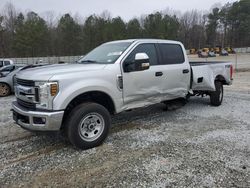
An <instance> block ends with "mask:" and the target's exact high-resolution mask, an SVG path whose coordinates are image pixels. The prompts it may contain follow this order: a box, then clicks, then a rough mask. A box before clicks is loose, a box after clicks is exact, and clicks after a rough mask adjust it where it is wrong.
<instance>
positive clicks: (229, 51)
mask: <svg viewBox="0 0 250 188" xmlns="http://www.w3.org/2000/svg"><path fill="white" fill-rule="evenodd" d="M225 50H226V51H227V52H228V53H229V54H235V50H234V49H233V48H231V47H226V48H225Z"/></svg>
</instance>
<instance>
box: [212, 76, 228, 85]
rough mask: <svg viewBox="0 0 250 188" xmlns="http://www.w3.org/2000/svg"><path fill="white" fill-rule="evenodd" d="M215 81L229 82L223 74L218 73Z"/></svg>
mask: <svg viewBox="0 0 250 188" xmlns="http://www.w3.org/2000/svg"><path fill="white" fill-rule="evenodd" d="M215 81H220V82H222V84H227V83H226V79H225V78H224V76H222V75H217V76H216V78H215Z"/></svg>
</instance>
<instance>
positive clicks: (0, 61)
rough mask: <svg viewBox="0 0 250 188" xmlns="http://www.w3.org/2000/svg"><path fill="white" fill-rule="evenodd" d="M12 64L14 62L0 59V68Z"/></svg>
mask: <svg viewBox="0 0 250 188" xmlns="http://www.w3.org/2000/svg"><path fill="white" fill-rule="evenodd" d="M13 64H14V62H13V61H12V60H11V59H0V68H2V67H5V66H8V65H13Z"/></svg>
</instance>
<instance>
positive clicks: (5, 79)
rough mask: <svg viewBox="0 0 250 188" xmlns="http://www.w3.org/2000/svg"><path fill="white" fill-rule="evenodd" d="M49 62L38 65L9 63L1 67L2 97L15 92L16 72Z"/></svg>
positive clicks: (38, 65)
mask: <svg viewBox="0 0 250 188" xmlns="http://www.w3.org/2000/svg"><path fill="white" fill-rule="evenodd" d="M44 65H48V64H36V65H8V66H5V67H2V68H1V69H0V97H6V96H8V95H10V94H11V93H13V92H14V76H15V75H16V73H18V72H19V71H22V70H26V69H29V68H34V67H40V66H44Z"/></svg>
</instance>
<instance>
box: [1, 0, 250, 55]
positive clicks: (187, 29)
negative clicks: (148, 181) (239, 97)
mask: <svg viewBox="0 0 250 188" xmlns="http://www.w3.org/2000/svg"><path fill="white" fill-rule="evenodd" d="M54 20H55V14H54V13H53V12H47V14H46V15H45V16H43V17H42V16H40V15H38V14H37V13H35V12H32V11H31V12H27V13H23V12H19V11H17V10H16V8H15V7H14V6H13V5H12V4H11V3H8V4H6V6H5V7H4V9H3V11H1V12H0V57H38V56H67V55H82V54H86V53H87V52H88V51H90V50H91V49H93V48H94V47H96V46H97V45H99V44H101V43H103V42H106V41H112V40H120V39H128V38H159V39H169V40H179V41H181V42H183V43H184V45H185V47H186V48H187V49H189V48H197V49H199V48H202V47H215V46H222V47H226V46H230V47H245V46H249V45H250V1H249V0H240V1H236V2H234V3H227V4H225V5H224V6H222V7H216V6H215V7H213V8H212V9H211V11H210V12H208V13H204V12H201V11H198V10H193V11H187V12H185V13H183V14H181V13H178V12H173V11H172V12H170V11H167V12H164V11H163V12H156V13H152V14H149V15H145V16H141V17H140V18H133V19H131V20H129V21H127V22H125V21H124V20H123V19H122V18H121V17H114V18H113V17H111V16H110V14H109V13H108V12H104V13H103V14H101V15H90V16H89V17H87V18H86V19H85V20H84V21H83V20H82V19H78V18H74V17H72V15H71V14H64V15H62V16H61V17H60V18H59V19H58V20H57V21H54Z"/></svg>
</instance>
